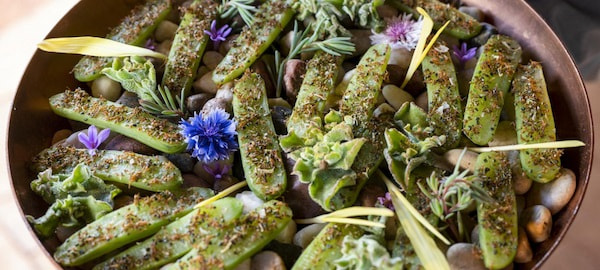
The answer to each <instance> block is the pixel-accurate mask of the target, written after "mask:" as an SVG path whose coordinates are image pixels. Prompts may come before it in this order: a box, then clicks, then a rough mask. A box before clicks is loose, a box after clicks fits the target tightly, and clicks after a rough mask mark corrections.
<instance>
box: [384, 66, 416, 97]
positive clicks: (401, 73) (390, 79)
mask: <svg viewBox="0 0 600 270" xmlns="http://www.w3.org/2000/svg"><path fill="white" fill-rule="evenodd" d="M407 71H408V70H407V69H406V68H403V67H401V66H399V65H388V66H387V72H388V76H387V78H386V80H385V83H388V84H394V85H396V86H398V87H400V85H402V83H403V82H404V77H406V72H407ZM423 80H424V79H423V72H422V71H421V70H419V69H417V71H415V73H414V74H413V76H412V78H410V81H408V83H407V84H406V86H405V87H404V89H403V90H404V91H406V92H408V93H409V94H411V95H412V96H413V97H416V96H418V95H419V94H421V93H422V92H423V91H424V90H425V82H424V81H423Z"/></svg>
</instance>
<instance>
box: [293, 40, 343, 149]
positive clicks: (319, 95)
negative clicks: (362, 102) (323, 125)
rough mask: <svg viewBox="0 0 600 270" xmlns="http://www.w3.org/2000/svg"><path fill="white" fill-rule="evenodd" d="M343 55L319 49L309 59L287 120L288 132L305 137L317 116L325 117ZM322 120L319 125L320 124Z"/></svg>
mask: <svg viewBox="0 0 600 270" xmlns="http://www.w3.org/2000/svg"><path fill="white" fill-rule="evenodd" d="M342 59H343V58H342V57H339V56H333V55H331V54H328V53H326V52H324V51H318V52H317V53H315V56H314V57H313V58H312V59H311V60H310V61H308V66H307V68H306V70H307V72H306V75H305V76H304V80H303V81H302V86H301V87H300V91H299V92H298V97H297V100H296V104H295V106H294V109H293V110H292V115H290V118H289V119H288V121H287V123H286V124H287V130H288V133H291V132H294V133H296V135H297V136H299V137H303V135H304V133H305V131H306V130H308V129H309V128H310V127H311V125H315V123H314V119H315V117H318V118H320V119H321V118H323V114H324V111H325V105H326V102H327V98H328V97H329V95H330V94H331V93H332V92H333V90H334V89H335V82H336V78H337V75H338V71H339V68H340V65H341V63H342ZM320 122H321V121H319V123H317V125H320Z"/></svg>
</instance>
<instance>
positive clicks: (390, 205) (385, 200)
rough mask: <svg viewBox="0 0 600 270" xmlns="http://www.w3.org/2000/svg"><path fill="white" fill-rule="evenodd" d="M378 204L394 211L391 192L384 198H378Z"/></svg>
mask: <svg viewBox="0 0 600 270" xmlns="http://www.w3.org/2000/svg"><path fill="white" fill-rule="evenodd" d="M377 202H378V203H379V204H381V205H382V206H384V207H386V208H388V209H390V210H392V211H394V204H393V203H392V195H391V194H390V193H389V192H386V193H385V196H383V197H377Z"/></svg>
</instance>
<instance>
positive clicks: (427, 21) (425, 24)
mask: <svg viewBox="0 0 600 270" xmlns="http://www.w3.org/2000/svg"><path fill="white" fill-rule="evenodd" d="M417 11H418V12H419V13H420V14H421V15H423V21H422V25H421V36H420V37H419V42H417V47H416V48H415V51H414V52H413V56H412V58H411V60H410V65H409V66H408V71H407V72H406V77H405V78H404V82H403V83H402V86H401V87H400V88H404V87H405V86H406V84H407V83H408V82H409V81H410V78H412V76H413V75H414V74H415V72H416V71H417V68H418V67H419V65H421V62H423V59H425V56H426V55H427V52H429V50H430V49H431V47H433V44H434V43H435V41H436V40H437V39H438V37H439V36H440V34H441V33H442V32H443V31H444V29H446V26H448V24H449V23H450V21H448V22H446V23H445V24H444V26H442V27H441V28H440V29H439V30H438V31H437V33H435V35H434V36H433V38H431V41H429V44H428V45H427V47H425V43H426V42H427V38H428V37H429V34H431V30H432V29H433V20H432V19H431V17H429V14H427V12H426V11H425V10H424V9H422V8H420V7H417Z"/></svg>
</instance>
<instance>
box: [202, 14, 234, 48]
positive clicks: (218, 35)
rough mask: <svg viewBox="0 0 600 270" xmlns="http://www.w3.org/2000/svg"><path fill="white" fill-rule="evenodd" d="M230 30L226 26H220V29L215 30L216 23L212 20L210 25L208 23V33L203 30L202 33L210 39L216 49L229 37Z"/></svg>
mask: <svg viewBox="0 0 600 270" xmlns="http://www.w3.org/2000/svg"><path fill="white" fill-rule="evenodd" d="M231 30H232V29H231V27H229V25H227V24H226V25H223V26H221V28H219V29H218V30H217V21H216V20H213V21H212V23H210V31H208V30H204V33H206V34H207V35H208V37H210V40H212V41H213V45H214V47H215V48H217V47H218V46H219V44H220V43H221V41H225V38H226V37H227V36H229V34H230V33H231Z"/></svg>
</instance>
